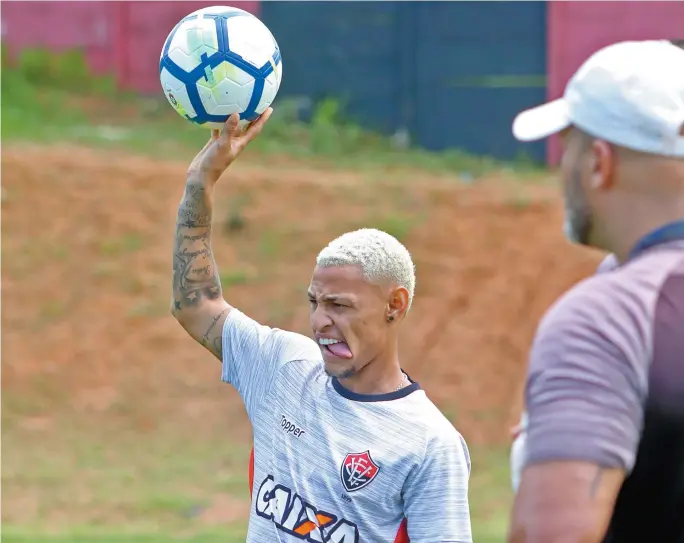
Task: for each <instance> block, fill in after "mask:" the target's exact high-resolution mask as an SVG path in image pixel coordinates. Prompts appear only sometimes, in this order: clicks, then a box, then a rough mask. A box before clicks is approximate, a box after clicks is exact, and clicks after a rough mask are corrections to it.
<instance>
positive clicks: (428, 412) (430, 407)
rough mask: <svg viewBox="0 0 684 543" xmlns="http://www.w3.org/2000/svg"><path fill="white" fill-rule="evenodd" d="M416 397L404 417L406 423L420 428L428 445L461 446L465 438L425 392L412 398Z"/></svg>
mask: <svg viewBox="0 0 684 543" xmlns="http://www.w3.org/2000/svg"><path fill="white" fill-rule="evenodd" d="M419 392H422V391H419ZM414 395H415V398H413V401H412V402H411V403H410V404H409V405H408V406H407V407H408V409H407V412H406V414H405V415H403V418H404V420H405V421H406V423H407V424H412V425H415V426H417V427H419V428H420V430H421V433H422V434H423V435H424V436H425V441H426V444H429V443H430V442H432V443H454V444H456V443H458V444H460V443H461V442H462V441H463V436H462V435H461V433H460V432H459V431H458V430H457V429H456V427H455V426H454V425H453V423H452V422H451V421H450V420H449V419H448V418H447V417H446V415H444V413H442V411H440V409H439V408H438V407H437V406H436V405H435V404H434V403H433V402H432V400H430V398H428V397H427V395H426V394H425V393H424V392H423V393H422V394H416V393H414V394H412V395H411V396H414Z"/></svg>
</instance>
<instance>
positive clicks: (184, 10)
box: [118, 0, 259, 93]
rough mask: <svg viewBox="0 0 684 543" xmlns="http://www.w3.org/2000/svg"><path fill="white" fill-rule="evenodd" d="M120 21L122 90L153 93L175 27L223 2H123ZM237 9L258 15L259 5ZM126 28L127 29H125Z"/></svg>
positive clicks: (155, 89)
mask: <svg viewBox="0 0 684 543" xmlns="http://www.w3.org/2000/svg"><path fill="white" fill-rule="evenodd" d="M122 4H123V5H122V7H121V10H120V15H119V16H120V18H121V19H122V20H123V24H122V25H121V26H122V37H121V39H120V40H119V41H118V45H119V47H120V48H121V49H122V50H121V51H120V52H119V55H118V56H119V58H121V59H122V61H123V62H125V64H124V63H123V62H122V64H120V65H119V70H118V72H119V82H120V84H121V86H122V87H125V88H129V89H135V90H137V91H140V92H145V93H151V92H157V91H159V90H160V88H161V87H160V86H159V55H160V54H161V50H162V45H164V40H165V39H166V36H168V34H169V32H171V29H172V28H173V27H174V25H175V24H176V23H177V22H178V21H180V20H181V19H182V18H183V17H184V16H186V15H187V14H188V13H191V12H193V11H195V10H197V9H201V8H203V7H208V6H215V5H221V4H220V2H219V3H217V2H216V0H214V1H211V0H210V1H206V0H202V1H201V2H192V1H187V0H186V1H182V2H123V3H122ZM233 4H234V5H235V6H236V7H239V8H240V9H244V10H245V11H249V12H250V13H253V14H254V15H258V12H259V2H233ZM123 29H125V30H123Z"/></svg>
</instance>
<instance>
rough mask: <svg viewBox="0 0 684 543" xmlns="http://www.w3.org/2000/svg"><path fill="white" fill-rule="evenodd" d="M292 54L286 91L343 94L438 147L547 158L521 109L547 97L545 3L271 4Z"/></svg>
mask: <svg viewBox="0 0 684 543" xmlns="http://www.w3.org/2000/svg"><path fill="white" fill-rule="evenodd" d="M261 18H262V19H263V21H264V22H265V23H266V25H267V26H269V28H271V30H272V31H273V34H274V35H275V36H276V39H277V40H278V44H279V45H280V48H281V50H282V53H283V83H282V88H281V91H280V96H283V97H285V96H308V97H310V98H312V99H314V100H317V99H320V98H323V97H336V98H339V99H341V100H342V101H343V102H344V103H345V104H346V109H345V113H348V114H349V115H350V116H351V117H352V118H353V119H354V120H355V121H357V122H360V123H361V124H363V125H365V126H369V127H371V128H374V129H379V130H382V131H385V132H393V131H395V130H397V129H399V128H406V129H408V131H409V133H410V134H411V136H412V138H413V140H414V141H415V142H416V143H417V144H419V145H421V146H423V147H426V148H428V149H433V150H440V149H445V148H453V147H456V148H461V149H464V150H467V151H470V152H473V153H477V154H489V155H493V156H496V157H499V158H513V157H515V156H516V155H518V154H520V153H521V152H522V153H526V154H528V155H530V156H532V157H533V158H535V159H537V160H539V161H542V160H543V159H544V145H543V144H542V143H540V144H536V145H529V144H525V145H522V144H518V143H517V142H516V141H515V140H514V139H513V137H512V135H511V121H512V119H513V117H514V115H515V114H516V113H517V112H518V111H519V110H520V109H523V108H525V107H529V106H533V105H535V104H537V103H540V102H542V101H544V99H545V94H546V87H545V73H546V6H545V3H544V2H517V1H510V2H484V1H483V2H429V1H421V2H416V1H413V2H371V1H363V2H263V3H262V4H261Z"/></svg>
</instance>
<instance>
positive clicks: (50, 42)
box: [2, 0, 259, 93]
mask: <svg viewBox="0 0 684 543" xmlns="http://www.w3.org/2000/svg"><path fill="white" fill-rule="evenodd" d="M234 4H235V5H236V6H238V7H239V8H241V9H244V10H245V11H249V12H250V13H254V14H255V15H258V12H259V1H258V0H256V1H249V2H234ZM213 5H216V1H215V0H214V1H206V0H203V1H200V2H193V1H188V0H186V1H181V2H137V1H134V2H127V1H122V2H98V1H90V2H48V1H38V2H5V3H3V5H2V39H3V42H4V43H5V44H7V46H8V48H9V49H10V51H12V52H14V53H16V52H18V51H21V50H22V49H25V48H33V47H46V48H48V49H52V50H55V51H60V50H64V49H70V48H75V47H78V48H82V49H83V50H84V52H85V55H86V60H87V62H88V65H89V66H90V67H91V69H93V71H95V72H96V73H105V72H110V73H111V72H113V73H115V75H116V78H117V82H118V84H119V86H121V87H123V88H128V89H132V90H137V91H140V92H148V93H149V92H157V91H159V90H160V86H159V55H160V53H161V49H162V45H163V43H164V40H165V39H166V36H167V35H168V33H169V32H170V31H171V29H172V28H173V27H174V25H175V24H176V23H177V22H178V21H179V20H180V19H181V18H183V17H184V16H185V15H187V14H188V13H191V12H193V11H195V10H197V9H200V8H203V7H207V6H213Z"/></svg>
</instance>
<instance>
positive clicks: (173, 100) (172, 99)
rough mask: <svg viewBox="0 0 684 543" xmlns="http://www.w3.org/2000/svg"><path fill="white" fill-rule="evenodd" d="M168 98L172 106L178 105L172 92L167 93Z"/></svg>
mask: <svg viewBox="0 0 684 543" xmlns="http://www.w3.org/2000/svg"><path fill="white" fill-rule="evenodd" d="M169 100H170V101H171V103H172V104H173V105H174V106H176V107H178V102H176V97H175V96H174V95H173V94H171V93H169Z"/></svg>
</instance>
